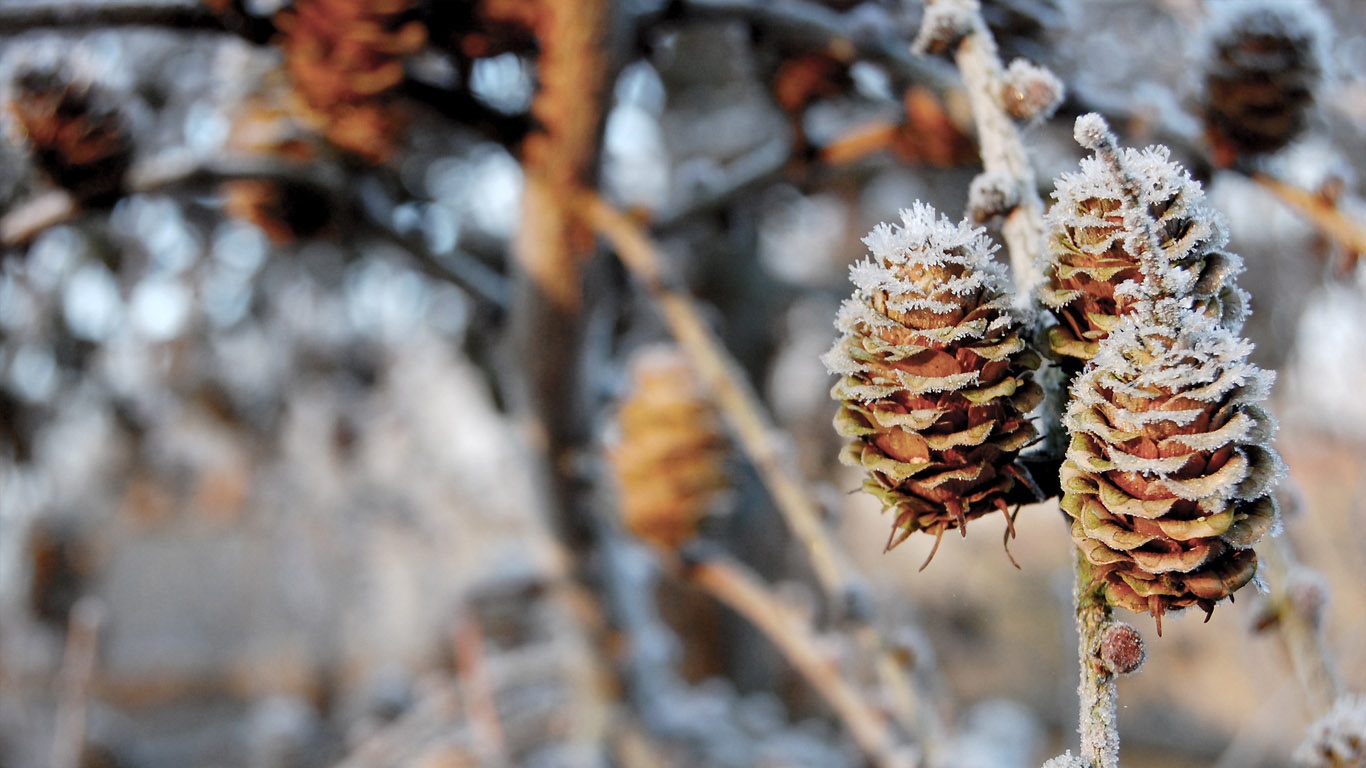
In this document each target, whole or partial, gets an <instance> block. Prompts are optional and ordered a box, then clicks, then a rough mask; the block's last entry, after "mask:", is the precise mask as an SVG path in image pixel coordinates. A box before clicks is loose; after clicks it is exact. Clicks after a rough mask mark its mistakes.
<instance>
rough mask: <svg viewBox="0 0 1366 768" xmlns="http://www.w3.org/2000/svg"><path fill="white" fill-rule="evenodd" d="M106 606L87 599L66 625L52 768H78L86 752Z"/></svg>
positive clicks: (77, 606)
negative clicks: (87, 731) (91, 697)
mask: <svg viewBox="0 0 1366 768" xmlns="http://www.w3.org/2000/svg"><path fill="white" fill-rule="evenodd" d="M103 623H104V606H103V604H101V603H100V602H99V600H98V599H96V598H93V597H84V598H81V600H80V601H78V602H77V603H76V605H75V606H74V607H72V609H71V617H70V620H69V622H68V624H67V635H66V651H65V653H64V654H63V656H62V668H61V672H60V674H59V678H58V679H59V680H60V681H61V692H60V693H59V695H58V699H57V723H56V727H55V728H54V729H53V730H54V736H53V743H52V763H51V765H52V768H77V766H79V765H81V755H82V753H83V752H84V751H85V739H86V716H87V710H88V709H89V705H90V681H91V679H92V678H93V677H94V675H95V660H96V655H97V651H98V650H99V634H100V626H101V625H102V624H103Z"/></svg>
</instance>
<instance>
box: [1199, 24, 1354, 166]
mask: <svg viewBox="0 0 1366 768" xmlns="http://www.w3.org/2000/svg"><path fill="white" fill-rule="evenodd" d="M1214 8H1215V17H1214V18H1213V19H1212V20H1211V23H1210V29H1209V32H1208V35H1207V42H1206V53H1205V57H1204V59H1205V83H1204V96H1203V99H1204V103H1203V110H1204V119H1205V135H1206V139H1207V140H1208V141H1209V143H1210V149H1211V152H1210V154H1211V157H1212V159H1213V160H1214V163H1215V165H1216V166H1220V167H1227V166H1230V165H1233V164H1235V163H1237V162H1238V161H1239V160H1242V159H1245V158H1249V157H1256V156H1259V155H1267V154H1271V153H1273V152H1276V151H1278V150H1280V149H1281V148H1283V147H1284V146H1285V145H1287V144H1289V143H1290V142H1291V141H1292V140H1294V139H1295V137H1297V136H1298V135H1299V134H1300V132H1301V131H1303V130H1304V127H1305V124H1306V123H1307V121H1308V118H1309V110H1310V108H1311V106H1312V105H1313V102H1314V92H1315V91H1316V90H1317V89H1318V87H1319V85H1320V84H1321V82H1322V80H1323V73H1324V64H1325V59H1324V52H1323V49H1324V39H1325V37H1326V33H1325V30H1326V28H1327V24H1326V22H1325V20H1324V18H1323V17H1322V15H1321V13H1320V11H1319V9H1318V7H1317V6H1316V5H1314V3H1313V2H1311V1H1310V0H1304V1H1303V2H1293V3H1291V2H1284V1H1283V0H1282V1H1272V0H1263V1H1261V2H1226V3H1223V4H1216V5H1215V6H1214Z"/></svg>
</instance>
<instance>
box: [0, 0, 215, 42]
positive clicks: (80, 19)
mask: <svg viewBox="0 0 1366 768" xmlns="http://www.w3.org/2000/svg"><path fill="white" fill-rule="evenodd" d="M120 26H159V27H171V28H177V29H221V28H222V25H221V24H220V23H219V21H218V19H217V18H215V17H214V15H213V14H212V13H211V12H210V11H209V9H208V7H207V6H206V5H205V4H204V3H201V2H199V1H198V0H79V1H77V2H72V0H33V1H32V2H23V3H0V35H14V34H18V33H20V32H27V31H29V30H32V29H41V28H44V27H62V28H79V27H91V28H94V27H99V28H101V29H104V28H109V27H120Z"/></svg>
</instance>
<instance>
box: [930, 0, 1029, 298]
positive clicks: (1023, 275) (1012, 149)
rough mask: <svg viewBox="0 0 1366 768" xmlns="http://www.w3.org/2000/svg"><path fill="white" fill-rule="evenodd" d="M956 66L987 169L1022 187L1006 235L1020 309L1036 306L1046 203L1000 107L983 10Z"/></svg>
mask: <svg viewBox="0 0 1366 768" xmlns="http://www.w3.org/2000/svg"><path fill="white" fill-rule="evenodd" d="M975 5H976V4H975V3H974V6H975ZM926 16H927V17H928V16H929V14H926ZM954 61H955V62H956V63H957V64H958V70H959V71H960V72H961V73H962V75H963V85H964V89H965V90H966V91H967V95H968V103H969V104H970V105H971V107H972V117H973V121H974V122H975V123H976V124H977V141H978V143H979V145H980V146H981V151H982V165H983V166H984V167H985V169H986V171H987V172H989V173H1000V174H1006V175H1008V176H1009V177H1010V178H1012V179H1015V180H1016V182H1017V187H1018V190H1019V195H1020V197H1019V203H1018V204H1017V205H1016V206H1015V208H1014V209H1013V210H1011V212H1010V213H1009V214H1007V215H1006V217H1005V221H1004V222H1003V223H1002V225H1001V235H1002V237H1004V239H1005V241H1006V250H1007V251H1008V252H1009V253H1010V267H1011V276H1012V278H1013V279H1014V282H1015V289H1016V296H1015V300H1016V302H1017V304H1018V305H1019V306H1022V307H1025V306H1031V305H1032V303H1033V296H1034V289H1035V287H1036V286H1038V285H1039V284H1040V283H1041V282H1042V281H1043V274H1042V273H1041V272H1040V271H1039V264H1038V261H1039V258H1040V256H1041V255H1042V254H1043V201H1042V200H1041V199H1040V198H1039V192H1038V187H1037V184H1036V182H1035V179H1034V167H1033V165H1031V164H1030V162H1029V155H1028V154H1027V153H1026V152H1025V148H1024V141H1023V140H1022V139H1021V138H1020V131H1019V129H1018V127H1017V126H1016V124H1015V121H1014V120H1012V119H1011V117H1010V115H1007V114H1006V112H1005V110H1004V109H1003V108H1002V106H1001V99H1000V95H1001V92H1002V87H1003V82H1004V81H1003V74H1002V67H1001V57H1000V54H999V53H998V52H997V49H996V41H995V40H994V39H992V36H991V31H990V30H988V29H987V25H986V22H984V21H983V20H982V15H981V13H980V9H978V12H975V13H974V14H973V21H972V30H971V32H969V33H968V34H967V35H966V36H965V37H964V38H963V40H962V41H961V42H960V43H959V44H958V48H957V50H956V51H955V53H954Z"/></svg>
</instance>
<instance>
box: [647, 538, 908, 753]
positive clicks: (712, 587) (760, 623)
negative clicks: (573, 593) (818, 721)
mask: <svg viewBox="0 0 1366 768" xmlns="http://www.w3.org/2000/svg"><path fill="white" fill-rule="evenodd" d="M673 570H675V571H676V572H677V575H678V577H679V578H681V579H683V580H684V581H687V582H688V583H690V584H693V585H695V586H697V587H700V588H701V589H702V590H703V591H705V592H706V593H707V594H709V595H711V596H712V597H713V598H715V599H716V600H718V601H720V602H721V603H723V604H725V605H726V606H728V607H730V608H731V610H733V611H735V612H736V613H738V614H740V615H741V616H743V617H744V618H745V619H746V620H747V621H748V622H749V623H750V624H752V625H753V626H754V627H755V628H757V629H758V630H759V631H761V632H763V634H764V636H765V637H767V638H768V639H769V640H770V641H772V642H773V644H774V646H776V647H777V649H778V651H779V652H780V653H782V655H783V658H785V659H787V660H788V662H789V663H791V664H792V666H793V667H794V668H796V669H797V671H798V672H800V673H801V675H802V677H804V678H806V680H807V682H809V683H810V684H811V686H812V687H813V688H815V689H816V691H817V692H818V693H820V695H821V697H822V698H824V699H825V700H826V702H827V703H828V704H829V705H830V707H831V708H832V709H833V710H834V711H835V713H836V715H838V716H839V718H840V720H841V721H842V722H843V723H844V724H845V727H847V728H848V729H849V732H850V733H851V734H852V735H853V737H854V740H855V741H856V742H858V745H859V748H860V749H862V750H863V752H864V753H865V754H867V755H868V759H869V760H870V761H871V762H872V763H873V764H874V765H876V766H879V768H893V767H896V768H913V767H914V766H915V765H917V762H916V760H915V759H914V758H913V757H912V754H911V750H910V749H909V747H908V745H905V744H903V743H900V740H899V739H898V738H897V736H896V735H895V732H894V730H893V728H892V724H891V722H890V721H889V720H888V718H887V717H886V715H885V714H884V713H883V712H882V711H880V710H879V709H878V708H876V707H874V706H873V705H872V704H870V703H869V702H868V701H867V700H866V699H865V698H864V697H863V696H862V695H861V694H860V693H859V691H858V690H856V689H855V688H854V687H853V686H852V685H850V684H849V683H848V682H847V681H846V680H845V678H844V677H843V676H842V675H841V674H840V670H839V669H838V668H837V667H836V666H835V664H833V663H832V660H831V659H830V658H828V657H827V656H826V654H824V653H822V652H821V651H820V646H819V643H818V641H817V638H816V637H815V635H814V634H813V633H812V631H811V628H810V626H808V625H807V623H806V622H805V621H804V620H802V619H801V618H799V617H797V616H796V615H794V613H793V611H792V610H791V609H790V608H788V607H786V606H784V605H783V604H782V602H780V601H779V600H778V599H777V598H776V597H774V595H773V594H772V593H771V592H770V591H769V590H768V588H767V587H766V586H765V585H764V582H763V581H762V580H761V579H760V578H759V577H758V576H757V575H756V574H754V573H753V572H751V571H750V570H749V569H748V568H746V567H745V566H744V565H743V564H741V563H739V562H736V561H735V560H732V559H730V558H728V557H726V556H724V555H720V554H711V553H708V554H707V555H706V556H704V557H703V558H702V559H700V560H694V561H690V562H686V563H684V564H682V565H681V566H675V568H674V569H673Z"/></svg>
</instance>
